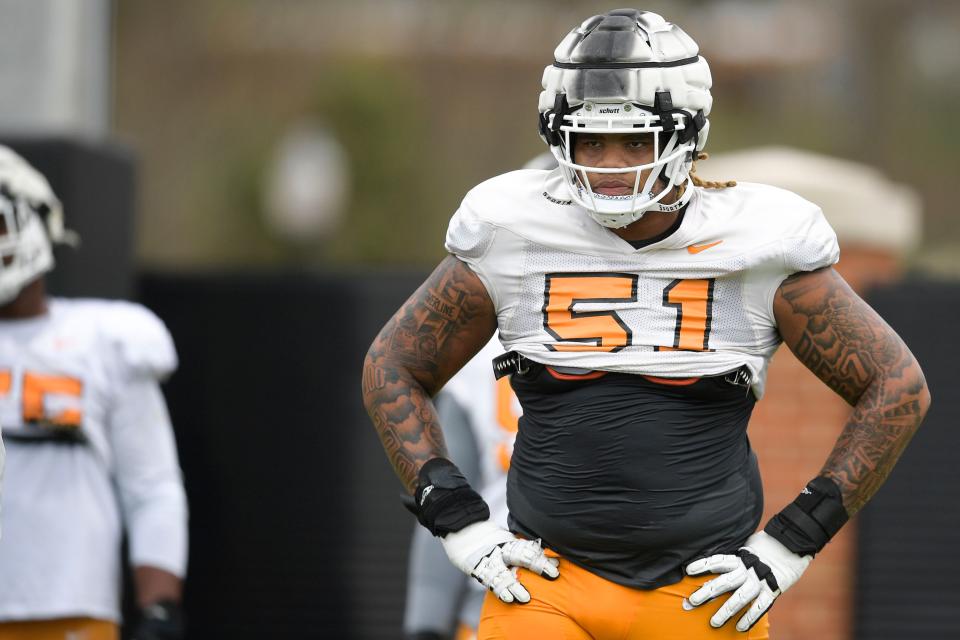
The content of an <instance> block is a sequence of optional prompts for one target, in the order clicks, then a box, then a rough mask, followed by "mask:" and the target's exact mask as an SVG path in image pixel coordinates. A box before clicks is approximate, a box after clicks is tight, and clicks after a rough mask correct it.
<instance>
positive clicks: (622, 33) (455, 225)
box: [363, 9, 930, 639]
mask: <svg viewBox="0 0 960 640" xmlns="http://www.w3.org/2000/svg"><path fill="white" fill-rule="evenodd" d="M554 56H555V61H554V63H553V64H551V65H550V66H548V67H547V68H546V70H545V72H544V75H543V92H542V93H541V95H540V101H539V110H540V134H541V136H542V137H543V138H544V140H545V141H546V142H547V144H548V145H549V146H550V148H551V150H552V152H553V154H554V156H555V158H556V159H557V161H558V163H559V165H560V166H559V168H558V169H557V170H556V171H550V172H547V171H518V172H512V173H508V174H505V175H503V176H499V177H496V178H493V179H491V180H488V181H487V182H484V183H482V184H481V185H479V186H477V187H475V188H474V189H473V190H471V191H470V192H469V193H468V194H467V196H466V198H465V199H464V201H463V203H462V204H461V206H460V208H459V210H458V211H457V212H456V214H455V215H454V216H453V219H452V220H451V222H450V227H449V230H448V233H447V240H446V247H447V249H448V251H450V253H451V254H452V255H451V256H449V257H448V258H446V259H445V260H444V261H443V262H442V263H441V264H440V265H439V266H438V267H437V268H436V270H435V271H434V272H433V274H432V275H431V276H429V277H428V279H427V280H426V282H425V283H424V284H423V285H422V286H421V287H420V288H419V289H418V290H417V291H416V292H415V293H414V294H413V295H412V296H411V297H410V299H409V300H408V301H407V302H406V303H405V304H404V305H403V306H402V307H401V308H400V310H399V311H398V312H397V313H396V314H395V315H394V316H393V318H392V319H391V320H390V321H389V322H388V323H387V325H386V326H385V327H384V328H383V330H382V331H381V333H380V334H379V335H378V336H377V337H376V339H375V340H374V342H373V344H372V345H371V347H370V349H369V352H368V354H367V359H366V362H365V371H364V377H363V380H364V384H363V393H364V399H365V403H366V406H367V410H368V413H369V414H370V416H371V419H372V420H373V422H374V425H375V427H376V429H377V430H378V433H379V435H380V437H381V441H382V443H383V445H384V448H385V450H386V452H387V455H388V457H389V459H390V461H391V463H392V464H393V467H394V469H395V470H396V472H397V475H398V476H399V477H400V479H401V481H402V482H403V483H404V485H405V486H406V488H407V489H408V490H409V491H410V493H411V494H413V496H414V499H415V503H416V505H417V507H418V510H419V512H418V519H419V521H420V523H421V524H423V525H424V526H425V527H426V528H428V529H429V530H430V531H431V532H432V533H433V534H434V535H437V536H439V537H440V538H441V541H442V544H443V546H444V549H445V551H446V552H447V555H448V557H449V558H450V559H451V561H452V562H453V563H454V564H455V565H456V566H458V567H459V568H460V569H461V570H463V571H464V572H465V573H469V574H471V575H473V576H474V577H475V578H476V579H477V580H479V581H480V582H481V583H482V584H484V585H485V586H487V587H488V588H489V589H490V591H491V594H490V595H488V596H487V599H486V601H485V603H484V610H483V616H482V619H481V625H480V637H481V638H529V637H565V638H583V639H587V638H595V639H603V638H651V637H655V638H699V637H703V638H721V637H730V638H733V637H749V638H766V637H768V631H767V626H768V625H767V619H766V616H765V615H764V614H765V613H766V612H767V610H768V609H769V608H770V607H771V605H772V604H773V602H774V600H775V599H776V598H777V597H779V596H780V595H781V594H782V593H783V592H785V591H787V590H788V589H789V588H790V587H791V586H792V585H793V584H795V583H796V581H797V580H799V579H800V577H801V576H802V574H803V572H804V570H805V569H806V567H807V566H808V565H809V563H810V562H811V561H812V559H813V557H814V556H815V555H816V553H817V552H819V551H820V550H821V549H822V548H823V547H824V546H825V545H826V544H827V542H829V540H830V539H831V537H833V535H835V534H836V533H837V531H838V530H839V529H840V528H841V527H842V526H843V524H844V523H845V522H846V521H847V519H848V518H849V517H850V516H852V515H854V514H856V513H857V512H858V511H859V510H860V509H861V508H862V507H863V505H864V504H865V503H866V502H867V501H868V500H869V499H870V498H871V497H872V496H873V495H874V493H875V492H876V491H877V489H878V488H879V486H880V485H881V484H882V483H883V482H884V481H885V480H886V478H887V476H888V475H889V473H890V471H891V469H892V467H893V466H894V464H895V463H896V461H897V459H898V458H899V456H900V454H901V453H902V452H903V450H904V448H905V446H906V445H907V443H908V441H909V440H910V437H911V436H912V435H913V433H914V432H915V430H916V429H917V427H918V426H919V424H920V422H921V420H922V419H923V416H924V415H925V413H926V411H927V409H928V407H929V403H930V397H929V392H928V390H927V386H926V383H925V381H924V378H923V374H922V372H921V370H920V367H919V365H918V364H917V362H916V360H915V359H914V357H913V356H912V354H911V353H910V351H909V350H908V349H907V347H906V346H905V345H904V344H903V342H902V341H901V340H900V338H899V337H898V336H897V335H896V334H895V333H894V332H893V330H892V329H890V327H889V326H887V325H886V323H884V322H883V320H882V319H881V318H880V317H878V316H877V314H876V313H875V312H874V311H873V310H872V309H871V308H870V307H869V306H867V305H866V304H865V303H864V302H863V301H862V300H860V298H858V297H857V296H856V294H855V293H853V291H852V290H851V289H850V288H849V287H848V286H847V285H846V283H845V282H844V281H843V280H842V278H840V276H839V275H837V273H836V272H835V271H834V270H833V269H832V265H833V264H834V263H836V261H837V259H838V256H839V248H838V246H837V241H836V235H835V234H834V232H833V230H832V229H831V228H830V226H829V225H828V224H827V222H826V221H825V219H824V218H823V215H822V214H821V212H820V210H819V208H818V207H817V206H816V205H814V204H812V203H810V202H808V201H806V200H803V199H802V198H800V197H799V196H796V195H794V194H792V193H790V192H787V191H783V190H780V189H776V188H773V187H768V186H764V185H759V184H749V183H744V184H738V185H734V184H733V183H725V184H717V183H704V182H702V181H699V180H696V179H695V177H694V176H692V175H691V171H692V169H693V162H694V161H695V160H696V159H697V158H698V157H699V154H700V152H701V151H702V149H703V148H704V145H705V144H706V140H707V135H708V132H709V120H708V116H709V114H710V109H711V106H712V98H711V95H710V87H711V82H712V80H711V75H710V70H709V67H708V66H707V62H706V61H705V60H704V58H703V57H702V56H700V55H699V51H698V48H697V45H696V43H695V42H694V41H693V40H692V39H691V38H690V37H689V36H688V35H687V34H686V33H684V32H683V31H682V30H681V29H680V28H679V27H677V26H676V25H673V24H671V23H668V22H666V21H664V20H663V18H661V17H660V16H658V15H656V14H653V13H647V12H642V11H637V10H633V9H622V10H616V11H611V12H609V13H607V14H605V15H600V16H594V17H592V18H590V19H588V20H586V21H585V22H584V23H583V24H582V25H580V26H578V27H576V28H575V29H574V30H573V31H571V32H570V34H569V35H568V36H567V37H566V38H564V39H563V41H562V42H561V43H560V45H559V46H558V47H557V49H556V51H555V53H554ZM497 328H499V331H500V340H501V342H502V343H503V345H504V346H505V347H506V348H507V349H508V350H509V352H508V353H507V354H506V355H505V356H504V357H502V358H501V359H500V360H499V362H498V366H499V368H500V369H501V370H503V371H509V372H512V379H511V384H512V386H513V388H514V390H515V392H516V393H517V395H518V397H519V399H520V402H521V405H522V406H523V417H522V418H521V421H520V429H519V433H518V436H517V440H516V445H515V449H514V454H513V458H512V461H511V466H510V472H509V477H508V504H509V509H510V523H509V529H510V530H509V531H507V530H505V529H503V528H502V527H500V526H498V525H497V524H496V523H495V522H492V521H491V520H490V512H489V509H488V508H487V506H486V504H485V503H484V501H483V499H482V498H481V497H480V496H479V495H478V494H477V493H476V492H475V491H474V490H473V489H472V488H471V487H470V486H469V484H468V483H467V482H466V480H465V478H464V477H463V475H462V474H461V473H460V472H459V471H458V470H457V468H456V466H455V465H454V464H453V463H452V462H450V460H449V459H447V452H446V451H445V447H444V443H443V436H442V432H441V430H440V426H439V423H438V417H437V414H436V411H435V408H434V406H433V404H432V402H431V400H430V398H431V397H432V396H433V395H434V394H435V393H436V392H437V391H438V390H439V389H440V388H441V387H442V386H443V385H444V383H445V382H446V381H447V380H448V379H449V378H450V377H451V376H452V375H453V374H454V373H455V372H456V371H457V370H458V369H459V368H460V367H461V366H463V364H464V363H465V362H467V361H468V360H469V359H470V358H471V357H472V356H473V355H474V354H475V353H476V352H477V351H478V350H479V349H480V348H481V347H482V346H483V344H484V343H485V342H486V341H487V340H488V339H489V337H490V335H491V334H492V333H493V332H494V330H495V329H497ZM781 342H785V343H786V344H787V346H788V347H789V348H790V350H791V351H793V353H794V354H795V355H796V356H797V358H798V359H799V360H800V361H801V362H802V363H803V364H804V365H806V366H807V367H808V368H809V369H810V370H811V371H812V372H813V374H814V375H816V376H818V377H819V378H820V379H821V380H823V382H824V383H825V384H827V385H828V386H829V387H830V388H831V389H833V390H834V391H835V392H836V393H838V394H839V395H840V396H841V397H843V398H844V399H845V400H846V401H847V402H848V403H849V404H850V405H851V406H852V412H851V414H850V417H849V419H848V421H847V422H846V424H845V425H843V426H842V430H841V432H840V435H839V437H838V439H837V441H836V444H835V447H834V449H833V451H832V452H831V453H830V455H829V456H828V459H827V460H826V461H825V463H824V465H823V467H822V469H821V471H820V473H819V474H818V475H817V477H815V478H813V479H811V480H810V481H809V482H807V484H806V486H803V485H802V484H801V483H802V482H803V481H804V480H805V479H803V478H798V479H797V483H798V486H800V487H801V490H800V493H799V495H798V497H797V498H796V500H794V502H792V503H790V504H788V505H786V506H785V507H784V508H783V509H782V510H781V511H780V512H779V513H777V514H776V515H774V516H773V518H771V519H770V521H769V522H767V523H766V524H765V525H764V526H762V528H760V530H758V526H759V525H760V518H761V513H762V506H763V502H762V500H763V498H762V488H761V483H760V478H759V472H758V467H757V461H756V458H755V456H754V455H753V452H752V450H751V448H750V445H749V442H748V440H747V436H746V427H747V422H748V420H749V417H750V414H751V411H752V409H753V406H754V403H755V402H756V401H757V400H758V399H760V398H761V397H762V395H763V390H764V383H765V376H766V371H767V364H768V362H769V359H770V357H771V355H772V354H773V352H774V351H775V350H776V349H777V347H778V346H779V345H780V343H781ZM783 428H784V430H785V433H784V437H790V433H789V431H788V429H789V425H783ZM541 540H542V545H543V546H541V543H540V541H541ZM517 603H525V604H524V606H518V605H517ZM708 603H710V604H708Z"/></svg>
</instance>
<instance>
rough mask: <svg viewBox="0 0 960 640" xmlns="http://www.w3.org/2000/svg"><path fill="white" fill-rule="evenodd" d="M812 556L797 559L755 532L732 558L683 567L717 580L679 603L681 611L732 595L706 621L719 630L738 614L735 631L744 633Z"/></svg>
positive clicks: (798, 573)
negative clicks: (713, 575) (743, 611)
mask: <svg viewBox="0 0 960 640" xmlns="http://www.w3.org/2000/svg"><path fill="white" fill-rule="evenodd" d="M812 559H813V556H801V555H798V554H796V553H794V552H792V551H790V550H789V549H787V548H786V547H785V546H783V545H782V544H781V543H780V542H778V541H777V540H776V539H775V538H773V537H772V536H770V535H768V534H766V533H764V532H763V531H758V532H757V533H755V534H753V535H752V536H750V537H749V538H748V539H747V541H746V543H745V544H744V546H743V547H741V548H740V550H739V551H737V554H736V555H715V556H710V557H709V558H702V559H700V560H695V561H694V562H691V563H690V564H689V565H687V574H688V575H691V576H699V575H704V574H711V573H712V574H718V576H717V577H716V578H714V579H712V580H710V581H708V582H707V583H705V584H704V585H703V586H702V587H700V588H699V589H697V590H696V591H694V592H693V593H692V594H690V596H689V597H688V598H686V599H685V600H684V601H683V608H684V609H687V610H690V609H693V608H694V607H699V606H700V605H703V604H705V603H707V602H710V601H711V600H713V599H714V598H717V597H719V596H722V595H723V594H725V593H729V592H731V591H732V592H733V593H732V594H730V596H729V597H728V598H727V599H726V601H725V602H724V603H723V605H722V606H721V607H720V609H719V610H718V611H717V612H716V613H715V614H714V615H713V617H712V618H710V625H711V626H712V627H717V628H719V627H722V626H723V625H724V624H726V623H727V621H729V620H730V619H731V618H733V617H734V616H736V615H737V614H738V613H739V612H740V611H742V610H744V609H746V612H745V613H744V614H743V615H742V616H740V619H739V620H737V631H748V630H749V629H750V628H751V627H753V625H755V624H756V623H757V621H759V620H760V618H761V617H763V615H764V614H765V613H766V612H767V611H768V610H769V609H770V607H771V606H773V603H774V601H775V600H776V599H777V598H778V597H780V594H781V593H783V592H784V591H786V590H787V589H789V588H790V587H792V586H793V585H794V584H795V583H796V582H797V580H799V579H800V576H801V575H802V574H803V572H804V571H805V570H806V568H807V566H808V565H809V564H810V561H811V560H812Z"/></svg>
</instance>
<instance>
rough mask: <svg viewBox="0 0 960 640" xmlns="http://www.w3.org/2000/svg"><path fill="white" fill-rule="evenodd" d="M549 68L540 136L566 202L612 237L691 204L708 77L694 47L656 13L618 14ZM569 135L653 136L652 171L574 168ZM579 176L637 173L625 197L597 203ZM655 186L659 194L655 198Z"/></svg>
mask: <svg viewBox="0 0 960 640" xmlns="http://www.w3.org/2000/svg"><path fill="white" fill-rule="evenodd" d="M554 60H555V61H554V63H553V64H552V65H550V66H548V67H547V68H546V69H544V72H543V91H542V92H541V93H540V104H539V111H540V135H541V137H542V138H543V139H544V141H545V142H546V143H547V144H548V145H549V146H550V150H551V151H552V152H553V154H554V156H555V157H556V159H557V162H559V164H560V170H561V171H562V173H563V175H564V177H565V178H566V182H567V186H568V188H569V189H570V196H571V198H573V200H574V202H576V203H577V204H579V205H580V206H582V207H584V208H585V209H587V211H588V212H589V213H590V215H591V216H592V217H593V218H594V219H595V220H596V221H597V222H599V223H600V224H602V225H604V226H606V227H611V228H619V227H624V226H626V225H628V224H630V223H631V222H634V221H635V220H638V219H640V217H641V216H643V214H644V213H646V212H647V211H661V212H671V211H676V210H678V209H680V208H681V207H682V206H683V205H684V204H686V203H687V201H689V199H690V196H691V195H692V194H693V190H692V189H691V188H690V185H689V184H688V183H689V180H690V178H689V174H690V167H691V165H692V164H693V161H694V160H695V159H696V154H697V153H698V152H699V151H701V150H702V149H703V147H704V146H705V145H706V142H707V133H708V131H709V128H710V123H709V121H708V120H707V116H708V115H709V114H710V106H711V104H712V103H713V98H712V97H711V96H710V86H711V83H712V81H711V76H710V67H709V66H708V65H707V61H706V60H704V59H703V58H702V57H701V56H700V55H699V48H698V47H697V43H696V42H694V41H693V40H692V39H691V38H690V36H688V35H687V34H686V33H684V32H683V30H682V29H680V27H678V26H676V25H674V24H671V23H669V22H667V21H665V20H664V19H663V18H662V17H660V16H659V15H657V14H655V13H650V12H647V11H638V10H636V9H617V10H615V11H611V12H609V13H607V14H605V15H599V16H593V17H592V18H589V19H588V20H586V21H585V22H584V23H583V24H581V25H580V26H579V27H576V28H575V29H574V30H573V31H571V32H570V33H569V34H568V35H567V37H566V38H564V39H563V41H562V42H561V43H560V44H559V46H557V49H556V51H555V52H554ZM576 133H621V134H627V133H652V134H653V139H654V159H653V162H651V163H649V164H645V165H640V166H635V167H623V168H595V167H587V166H583V165H579V164H577V163H576V162H575V159H574V157H573V154H572V144H571V143H572V139H571V134H576ZM646 170H649V173H648V174H647V177H646V180H645V181H644V182H643V184H641V183H640V179H641V177H642V173H641V172H643V171H646ZM587 172H590V173H616V174H624V173H633V172H636V174H637V178H636V180H635V182H634V188H633V194H632V195H622V196H611V195H605V194H600V193H596V192H594V191H593V189H591V187H590V182H589V180H588V179H587V175H586V174H587ZM657 180H662V181H663V182H664V183H665V185H666V186H665V188H664V189H662V190H661V191H660V192H659V193H655V185H656V182H657ZM678 185H683V186H684V189H683V195H682V196H681V197H680V199H679V200H678V201H677V202H675V203H671V204H664V203H662V202H661V200H662V199H663V198H664V197H665V196H666V195H667V194H668V193H669V192H670V191H671V190H672V189H673V187H676V186H678Z"/></svg>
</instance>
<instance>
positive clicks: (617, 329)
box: [543, 273, 638, 352]
mask: <svg viewBox="0 0 960 640" xmlns="http://www.w3.org/2000/svg"><path fill="white" fill-rule="evenodd" d="M637 279H638V276H637V275H635V274H629V273H548V274H547V278H546V287H545V289H544V300H543V328H544V329H546V330H547V333H549V334H550V335H551V336H553V337H554V338H556V339H557V340H562V341H564V342H582V343H583V344H554V345H547V348H548V349H550V350H551V351H607V352H613V351H620V350H621V349H623V348H624V347H626V346H628V345H630V344H632V340H633V332H632V331H630V327H628V326H627V325H626V323H625V322H624V321H623V319H622V318H620V316H619V315H617V312H616V311H574V310H573V307H574V305H576V304H578V303H590V302H636V301H637Z"/></svg>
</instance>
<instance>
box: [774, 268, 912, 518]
mask: <svg viewBox="0 0 960 640" xmlns="http://www.w3.org/2000/svg"><path fill="white" fill-rule="evenodd" d="M780 295H781V296H782V298H783V300H784V301H785V302H786V303H787V304H788V305H789V309H790V312H791V314H793V318H794V320H795V321H797V322H800V323H803V321H805V325H804V326H803V327H802V330H801V331H796V332H792V333H793V335H790V336H789V337H788V335H787V333H790V332H789V331H787V332H784V333H785V335H784V338H785V340H786V341H787V343H788V346H789V347H790V349H791V350H792V351H793V352H794V353H795V354H796V356H797V358H799V359H800V361H801V362H803V364H804V365H806V366H807V368H809V369H810V370H811V371H813V372H814V373H815V374H816V375H817V376H818V377H819V378H820V379H821V380H823V381H824V382H825V383H826V384H827V385H828V386H829V387H830V388H831V389H833V390H834V391H836V392H837V393H838V394H839V395H840V396H842V397H843V398H844V399H845V400H846V401H847V402H848V403H850V404H851V405H853V413H852V414H851V416H850V418H849V420H848V421H847V424H846V425H845V426H844V428H843V431H842V433H841V434H840V437H839V438H838V440H837V443H836V445H835V447H834V449H833V451H832V452H831V454H830V456H829V458H828V459H827V462H826V464H825V465H824V466H823V469H822V470H821V472H820V474H821V475H824V476H827V477H829V478H831V479H833V480H834V481H835V482H836V483H837V484H838V485H839V487H840V490H841V492H842V494H843V502H844V506H845V507H846V509H847V511H848V513H849V514H850V515H851V516H852V515H853V514H855V513H856V512H858V511H859V510H860V509H861V508H862V507H863V505H865V504H866V503H867V501H868V500H870V498H871V497H872V496H873V494H874V493H876V491H877V489H879V487H880V485H881V484H883V482H884V481H885V480H886V478H887V476H888V475H889V474H890V472H891V470H892V469H893V466H894V465H895V464H896V462H897V460H898V459H899V458H900V454H901V453H903V450H904V448H905V447H906V446H907V443H908V442H909V441H910V438H911V437H912V436H913V434H914V432H915V431H916V429H917V427H918V426H919V425H920V422H921V420H923V416H924V415H925V414H926V411H927V408H928V406H929V403H930V396H929V392H928V391H927V386H926V382H925V380H924V377H923V372H922V371H921V369H920V366H919V365H918V364H917V361H916V360H915V359H914V357H913V354H911V353H910V350H909V349H908V348H907V346H906V345H905V344H904V343H903V341H902V340H901V339H900V337H899V336H898V335H897V334H896V333H895V332H894V331H893V329H891V328H890V327H889V325H887V323H886V322H884V321H883V320H882V319H881V318H880V316H879V315H877V313H876V312H875V311H873V309H871V308H870V307H869V306H868V305H867V304H866V303H865V302H863V301H862V300H861V299H860V298H859V297H858V296H857V295H856V294H854V293H853V292H852V291H851V290H850V288H849V286H848V285H847V284H846V283H845V282H844V281H843V279H842V278H840V276H839V275H837V274H836V272H834V271H833V270H832V269H828V270H825V271H822V272H817V273H816V274H797V275H795V276H791V277H790V278H788V279H787V280H785V281H784V283H783V284H782V285H781V287H780Z"/></svg>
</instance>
